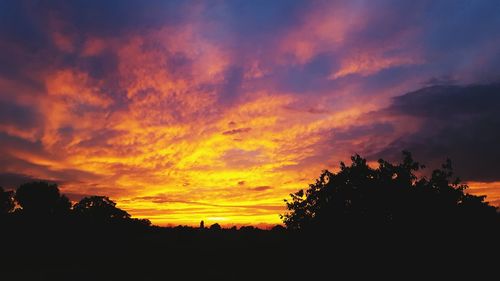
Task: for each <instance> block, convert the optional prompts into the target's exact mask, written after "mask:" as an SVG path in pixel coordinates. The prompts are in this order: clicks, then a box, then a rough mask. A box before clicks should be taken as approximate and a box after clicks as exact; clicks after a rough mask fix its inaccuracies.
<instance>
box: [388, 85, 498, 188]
mask: <svg viewBox="0 0 500 281" xmlns="http://www.w3.org/2000/svg"><path fill="white" fill-rule="evenodd" d="M383 112H384V114H388V115H392V116H394V117H395V118H398V117H405V116H411V117H416V118H417V119H418V120H419V121H420V122H421V125H420V128H419V129H418V130H417V131H416V132H415V133H413V134H410V135H405V136H402V137H400V138H399V139H397V140H395V141H394V142H392V143H391V144H390V145H389V147H387V148H386V149H385V150H384V151H382V152H381V153H379V156H382V157H390V158H394V157H395V156H394V153H395V152H398V151H401V150H403V149H406V150H409V151H411V152H413V153H414V154H415V156H416V157H417V158H418V159H420V160H421V161H423V162H427V163H429V164H434V165H433V166H434V167H438V166H437V165H436V164H437V163H439V162H441V163H443V162H444V160H445V159H446V158H447V157H449V158H450V159H452V161H454V163H455V168H456V170H457V174H458V175H459V176H461V177H462V178H463V179H465V180H472V181H498V180H500V161H499V159H500V146H499V144H500V84H488V85H471V86H434V87H429V88H423V89H421V90H418V91H415V92H411V93H408V94H405V95H403V96H399V97H396V98H394V100H393V103H392V105H391V106H389V107H388V108H387V109H385V110H384V111H383Z"/></svg>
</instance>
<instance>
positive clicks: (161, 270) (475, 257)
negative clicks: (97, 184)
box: [0, 224, 500, 280]
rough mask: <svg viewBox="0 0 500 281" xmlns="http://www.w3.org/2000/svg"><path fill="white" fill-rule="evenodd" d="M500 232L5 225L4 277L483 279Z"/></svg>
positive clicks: (494, 264) (0, 276) (494, 263)
mask: <svg viewBox="0 0 500 281" xmlns="http://www.w3.org/2000/svg"><path fill="white" fill-rule="evenodd" d="M499 239H500V236H499V235H498V231H497V230H491V229H490V230H486V229H484V230H474V229H461V230H459V231H458V230H454V231H449V230H443V229H441V230H439V231H438V230H436V229H434V230H433V229H428V230H425V231H423V230H418V231H417V230H411V231H408V230H405V231H402V230H401V229H399V230H398V229H393V230H391V231H388V230H384V231H380V230H377V229H374V228H370V229H363V230H361V229H357V230H356V231H354V230H352V229H351V230H343V231H325V232H316V233H297V232H290V231H286V230H279V231H263V230H258V229H247V230H238V231H236V230H208V229H205V230H201V229H193V228H151V229H149V228H148V230H144V229H129V228H122V229H120V228H119V227H113V228H109V227H96V226H94V227H90V228H82V227H71V226H68V227H64V228H61V227H54V226H51V225H46V224H44V225H43V226H42V225H38V226H35V225H29V226H21V227H20V226H17V228H15V229H8V230H7V229H3V230H2V234H1V257H2V262H1V267H0V269H1V273H0V280H192V279H201V278H203V279H206V280H218V279H225V280H268V279H274V280H289V279H291V280H297V279H302V280H335V279H340V280H343V279H344V278H340V277H341V276H345V275H346V274H347V275H348V276H350V278H349V279H352V278H353V277H361V276H365V277H368V278H369V279H370V280H371V279H375V278H377V279H378V278H380V277H383V278H385V277H396V278H398V279H403V280H406V279H408V278H410V277H419V279H434V278H431V277H438V276H439V275H436V274H443V275H441V276H442V277H443V278H444V277H448V278H449V277H451V276H452V274H453V275H455V276H457V275H462V277H465V275H464V274H465V273H466V272H467V271H468V270H471V271H473V272H474V274H476V275H475V276H474V279H475V280H476V279H478V278H479V276H480V275H478V274H485V273H487V272H489V271H490V270H493V271H496V270H498V269H500V263H499V262H500V259H499V257H500V252H499V251H498V250H499V247H498V246H499V241H500V240H499ZM336 277H338V278H336ZM497 277H498V275H497V276H496V277H494V278H491V279H492V280H497V279H496V278H497ZM448 278H446V279H448ZM481 279H482V278H481Z"/></svg>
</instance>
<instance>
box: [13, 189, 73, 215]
mask: <svg viewBox="0 0 500 281" xmlns="http://www.w3.org/2000/svg"><path fill="white" fill-rule="evenodd" d="M14 198H15V200H16V201H17V203H18V204H19V205H20V206H21V208H22V212H23V213H25V214H28V215H36V216H51V215H61V214H66V213H68V212H69V210H70V208H71V202H70V201H69V199H68V198H67V197H66V196H64V195H61V194H60V193H59V188H58V187H57V184H50V183H47V182H30V183H26V184H23V185H21V186H20V187H19V188H18V189H17V191H16V193H15V196H14Z"/></svg>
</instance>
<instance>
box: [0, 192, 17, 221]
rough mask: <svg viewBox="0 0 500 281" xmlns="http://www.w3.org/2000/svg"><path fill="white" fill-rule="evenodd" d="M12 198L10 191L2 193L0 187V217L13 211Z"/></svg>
mask: <svg viewBox="0 0 500 281" xmlns="http://www.w3.org/2000/svg"><path fill="white" fill-rule="evenodd" d="M14 206H15V205H14V198H13V192H12V191H4V190H3V187H1V186H0V215H4V214H7V213H10V212H12V211H13V210H14Z"/></svg>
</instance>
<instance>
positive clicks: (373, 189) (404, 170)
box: [281, 152, 497, 229]
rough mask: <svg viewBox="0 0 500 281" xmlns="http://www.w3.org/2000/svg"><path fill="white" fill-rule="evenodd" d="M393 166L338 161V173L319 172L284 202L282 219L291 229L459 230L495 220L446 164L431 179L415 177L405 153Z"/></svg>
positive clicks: (357, 159) (382, 162) (480, 198)
mask: <svg viewBox="0 0 500 281" xmlns="http://www.w3.org/2000/svg"><path fill="white" fill-rule="evenodd" d="M403 154H404V160H403V162H402V163H400V164H396V165H393V164H391V163H389V162H387V161H385V160H382V159H380V160H379V161H378V164H379V166H378V168H376V169H374V168H371V167H369V166H368V164H367V162H366V159H363V158H361V157H360V156H359V155H355V156H353V157H351V160H352V164H351V165H350V166H346V165H345V164H344V163H342V162H341V164H340V171H339V172H338V173H332V172H329V171H327V170H325V171H323V173H322V174H321V175H320V177H319V178H318V179H317V180H316V183H314V184H311V185H309V189H307V190H306V191H305V192H304V190H299V191H298V192H296V193H293V194H290V196H291V200H285V202H286V205H287V209H288V210H289V211H288V212H287V213H285V214H284V215H281V218H282V220H283V222H284V223H285V225H286V226H287V228H290V229H318V228H320V229H328V228H334V227H336V226H346V225H349V226H370V225H372V226H377V227H379V226H395V225H397V226H402V225H409V226H424V225H425V226H429V225H434V226H457V225H460V224H464V223H488V222H493V221H495V220H496V219H497V214H496V208H495V207H492V206H490V205H489V204H488V203H485V202H484V198H485V197H484V196H474V195H471V194H466V193H464V191H465V189H467V185H464V184H460V180H459V179H458V178H457V179H455V180H453V181H451V179H452V176H453V171H452V167H451V162H450V161H449V160H448V161H447V162H446V164H444V165H443V166H442V169H437V170H434V171H433V172H432V175H431V177H430V179H426V178H425V177H422V178H418V177H417V176H416V175H415V172H417V171H419V170H420V169H421V168H424V166H423V165H420V164H419V163H418V162H415V161H414V160H413V158H412V156H411V154H410V153H409V152H403Z"/></svg>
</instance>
